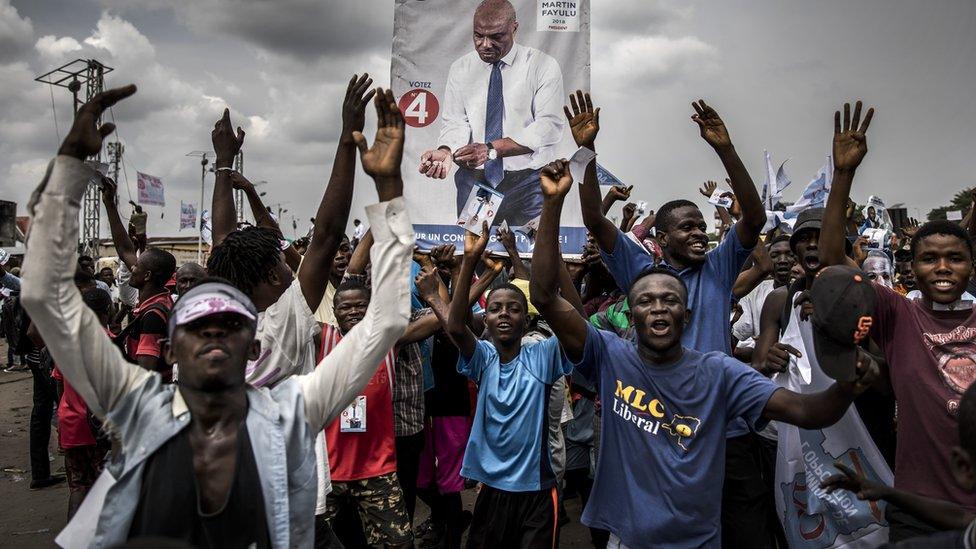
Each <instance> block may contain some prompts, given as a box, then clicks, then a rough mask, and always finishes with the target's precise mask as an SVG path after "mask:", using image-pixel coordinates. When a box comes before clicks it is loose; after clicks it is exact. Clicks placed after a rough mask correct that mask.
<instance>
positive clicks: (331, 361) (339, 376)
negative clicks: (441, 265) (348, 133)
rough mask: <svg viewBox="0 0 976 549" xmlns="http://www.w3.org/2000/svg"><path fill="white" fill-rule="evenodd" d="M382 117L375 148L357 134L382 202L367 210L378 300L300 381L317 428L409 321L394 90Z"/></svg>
mask: <svg viewBox="0 0 976 549" xmlns="http://www.w3.org/2000/svg"><path fill="white" fill-rule="evenodd" d="M376 96H377V97H378V98H379V97H382V98H383V102H384V106H383V116H381V117H380V120H379V122H378V126H379V128H378V129H377V133H376V139H375V141H374V143H373V146H372V148H370V147H368V146H367V143H366V138H365V137H364V136H363V134H362V133H360V132H359V131H356V132H355V133H354V138H355V140H356V146H357V147H358V148H359V150H360V156H361V159H362V163H363V169H364V171H365V172H366V173H367V174H370V175H371V176H373V179H374V181H375V183H376V193H377V195H379V197H380V200H381V202H380V203H379V204H374V205H372V206H369V207H367V208H366V216H367V219H368V220H369V224H370V227H371V230H372V233H373V240H374V243H373V247H372V249H371V250H370V257H371V261H372V264H373V290H374V291H373V296H372V299H370V303H369V307H368V308H367V309H366V315H365V316H364V317H363V320H362V321H360V323H359V324H357V325H356V326H355V327H354V328H353V329H352V330H350V331H349V333H348V334H346V336H345V337H344V338H343V339H342V341H340V342H339V344H338V345H337V346H336V348H335V349H334V350H333V351H332V352H331V353H329V355H328V356H326V357H325V358H324V359H323V360H322V362H321V363H319V365H318V367H317V368H316V369H315V371H314V372H312V373H311V374H308V375H306V376H301V377H300V378H299V381H300V383H301V384H302V390H303V392H304V394H305V414H306V417H307V418H308V421H309V424H311V426H312V428H313V429H314V430H319V429H322V427H323V426H324V425H325V424H326V423H328V422H330V421H332V420H333V419H334V418H335V417H336V416H337V415H338V414H339V412H340V411H341V410H342V408H343V407H345V406H347V405H348V404H349V401H350V400H351V399H352V398H353V397H355V396H356V395H357V394H359V393H360V391H362V390H363V388H364V387H365V386H366V384H367V383H368V382H369V380H370V378H371V377H372V376H373V373H375V371H376V365H377V364H378V363H379V362H380V360H382V358H383V356H384V355H385V354H386V353H387V352H389V351H390V350H391V349H393V347H394V345H395V344H396V342H397V339H399V338H400V337H401V336H402V335H403V332H404V330H405V329H406V327H407V324H408V322H409V320H410V284H409V282H410V264H411V257H412V253H413V246H414V236H413V225H412V224H411V222H410V218H409V217H408V216H407V212H406V204H405V202H404V200H403V196H402V195H403V180H402V179H401V178H400V162H401V160H402V157H403V119H402V118H401V117H400V111H399V109H398V108H397V106H396V103H395V102H394V101H393V94H392V92H389V91H387V92H386V93H382V90H377V94H376Z"/></svg>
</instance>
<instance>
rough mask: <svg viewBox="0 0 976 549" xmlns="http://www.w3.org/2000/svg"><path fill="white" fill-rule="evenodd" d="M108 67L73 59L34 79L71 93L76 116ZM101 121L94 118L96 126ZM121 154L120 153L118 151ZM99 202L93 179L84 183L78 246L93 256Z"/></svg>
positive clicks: (102, 86) (99, 86) (101, 87)
mask: <svg viewBox="0 0 976 549" xmlns="http://www.w3.org/2000/svg"><path fill="white" fill-rule="evenodd" d="M112 70H113V69H112V67H108V66H106V65H103V64H102V63H100V62H99V61H97V60H95V59H75V60H74V61H71V62H70V63H66V64H64V65H61V66H60V67H58V68H56V69H54V70H52V71H49V72H47V73H44V74H42V75H40V76H38V77H37V78H35V79H34V80H35V81H37V82H42V83H44V84H48V85H50V86H58V87H61V88H66V89H67V90H68V91H70V92H71V94H72V97H73V101H72V105H73V109H72V112H73V113H74V114H75V115H77V114H78V108H79V107H81V105H83V104H85V103H87V102H88V101H89V100H91V99H92V98H93V97H95V96H96V95H97V94H99V93H101V92H102V90H104V89H105V75H106V74H107V73H109V72H112ZM82 85H84V86H85V96H84V99H83V100H82V99H81V98H79V97H78V92H80V91H81V87H82ZM100 123H101V120H98V121H96V126H97V125H98V124H100ZM120 155H121V153H120ZM90 160H94V161H96V162H101V160H102V153H101V151H99V152H98V154H97V155H94V156H92V157H91V158H90ZM101 217H102V213H101V205H100V203H99V191H98V185H97V184H95V183H94V182H92V183H90V184H89V185H88V189H87V190H86V191H85V198H84V201H83V203H82V225H81V227H82V229H81V240H80V242H79V245H80V248H81V249H82V250H83V251H84V252H85V253H86V254H87V255H92V256H94V255H95V253H96V252H97V248H98V238H99V231H100V228H101Z"/></svg>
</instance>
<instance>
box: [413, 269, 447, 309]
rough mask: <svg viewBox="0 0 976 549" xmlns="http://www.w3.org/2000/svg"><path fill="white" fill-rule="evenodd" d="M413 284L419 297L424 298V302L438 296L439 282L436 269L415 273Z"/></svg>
mask: <svg viewBox="0 0 976 549" xmlns="http://www.w3.org/2000/svg"><path fill="white" fill-rule="evenodd" d="M414 282H415V283H416V285H417V291H418V292H419V293H420V297H422V298H424V301H429V300H430V299H432V298H434V297H436V296H438V295H439V294H440V285H441V280H440V275H439V274H437V270H436V269H427V268H425V269H422V270H421V271H420V272H419V273H417V277H416V278H415V279H414Z"/></svg>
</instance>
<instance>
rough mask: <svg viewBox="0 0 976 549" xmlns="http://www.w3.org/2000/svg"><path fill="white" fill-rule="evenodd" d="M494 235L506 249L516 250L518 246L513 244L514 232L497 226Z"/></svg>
mask: <svg viewBox="0 0 976 549" xmlns="http://www.w3.org/2000/svg"><path fill="white" fill-rule="evenodd" d="M495 236H496V237H497V238H498V241H499V242H501V243H502V246H503V247H504V248H505V249H506V250H516V251H517V250H518V246H517V245H516V244H515V233H513V232H512V231H510V230H508V229H506V228H505V227H499V228H498V229H497V230H496V232H495Z"/></svg>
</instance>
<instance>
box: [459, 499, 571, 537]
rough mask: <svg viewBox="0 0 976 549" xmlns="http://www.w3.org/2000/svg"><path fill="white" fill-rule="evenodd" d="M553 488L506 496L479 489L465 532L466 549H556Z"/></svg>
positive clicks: (555, 508) (557, 533)
mask: <svg viewBox="0 0 976 549" xmlns="http://www.w3.org/2000/svg"><path fill="white" fill-rule="evenodd" d="M557 503H558V496H557V494H556V489H555V488H550V489H548V490H538V491H534V492H506V491H504V490H498V489H495V488H492V487H490V486H485V485H482V486H481V491H480V492H479V493H478V500H477V501H476V502H475V504H474V517H473V518H472V520H471V530H470V531H469V532H468V549H481V548H491V549H495V548H497V547H504V548H515V547H520V548H535V549H554V548H555V547H558V546H559V527H558V526H557V520H556V518H557V513H558V511H557Z"/></svg>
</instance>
